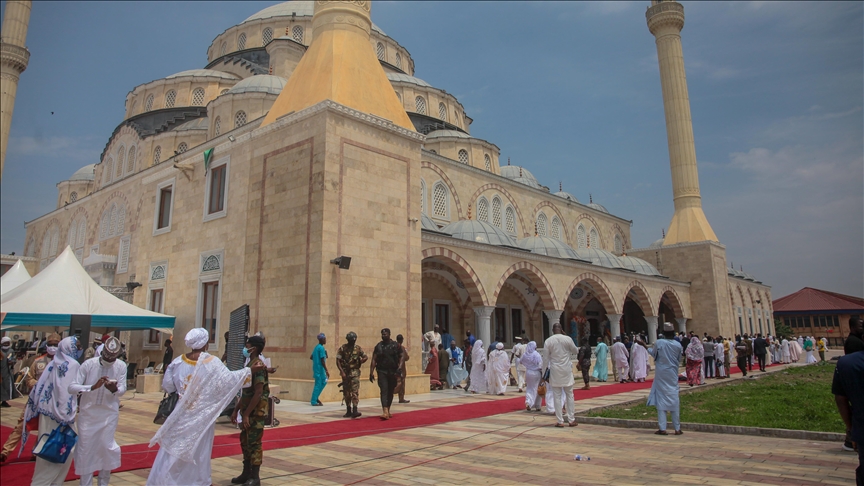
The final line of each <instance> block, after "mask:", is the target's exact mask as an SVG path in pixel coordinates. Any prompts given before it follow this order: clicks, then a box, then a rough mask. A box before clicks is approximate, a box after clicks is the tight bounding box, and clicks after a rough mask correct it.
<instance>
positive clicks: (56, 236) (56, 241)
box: [49, 227, 60, 256]
mask: <svg viewBox="0 0 864 486" xmlns="http://www.w3.org/2000/svg"><path fill="white" fill-rule="evenodd" d="M58 246H60V228H56V227H55V228H54V232H53V234H52V235H51V254H50V255H49V256H54V255H56V254H57V247H58Z"/></svg>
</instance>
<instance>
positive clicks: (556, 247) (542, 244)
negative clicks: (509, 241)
mask: <svg viewBox="0 0 864 486" xmlns="http://www.w3.org/2000/svg"><path fill="white" fill-rule="evenodd" d="M519 247H520V248H524V249H526V250H528V251H530V252H531V253H537V254H540V255H546V256H551V257H558V258H567V259H570V260H579V255H577V254H576V250H574V249H573V248H570V247H569V246H568V245H567V244H566V243H564V242H562V241H560V240H558V239H556V238H549V237H547V236H529V237H528V238H522V239H521V240H519Z"/></svg>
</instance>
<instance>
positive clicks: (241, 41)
mask: <svg viewBox="0 0 864 486" xmlns="http://www.w3.org/2000/svg"><path fill="white" fill-rule="evenodd" d="M243 49H246V34H240V37H238V38H237V50H238V51H242V50H243Z"/></svg>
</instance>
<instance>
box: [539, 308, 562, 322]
mask: <svg viewBox="0 0 864 486" xmlns="http://www.w3.org/2000/svg"><path fill="white" fill-rule="evenodd" d="M543 313H544V314H546V318H548V319H549V320H550V321H555V322H558V320H559V319H561V314H563V313H564V311H563V310H554V309H553V310H544V311H543Z"/></svg>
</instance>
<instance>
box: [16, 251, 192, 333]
mask: <svg viewBox="0 0 864 486" xmlns="http://www.w3.org/2000/svg"><path fill="white" fill-rule="evenodd" d="M19 263H20V261H19ZM10 271H11V270H10ZM25 272H26V270H25ZM0 312H2V313H3V315H2V330H4V331H5V330H7V329H14V328H18V329H21V328H26V329H28V330H40V329H38V328H40V327H41V328H44V327H54V328H68V327H69V325H70V322H71V321H72V317H73V316H76V317H80V316H87V317H89V320H90V326H92V327H94V328H105V329H110V330H135V329H158V330H160V331H163V332H167V333H169V334H170V333H171V332H172V330H173V329H174V320H175V318H174V317H173V316H167V315H165V314H159V313H156V312H151V311H148V310H145V309H142V308H140V307H136V306H134V305H132V304H129V303H127V302H125V301H123V300H120V299H118V298H117V297H115V296H114V295H111V294H110V293H108V292H107V291H105V290H104V289H103V288H102V287H100V286H99V284H97V283H96V282H95V281H93V279H92V278H90V275H88V274H87V271H86V270H84V267H82V266H81V264H80V263H78V259H77V258H75V254H74V253H73V252H72V249H71V248H70V247H68V246H67V247H66V249H65V250H64V251H63V253H61V254H60V256H58V257H57V259H56V260H54V261H53V262H52V263H51V264H50V265H48V266H47V267H46V268H45V270H43V271H41V272H39V273H38V274H37V275H36V276H35V277H33V278H31V279H30V280H27V281H26V282H24V283H22V284H20V285H18V286H17V287H15V288H13V289H12V290H10V291H8V292H4V293H3V294H2V295H0Z"/></svg>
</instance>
